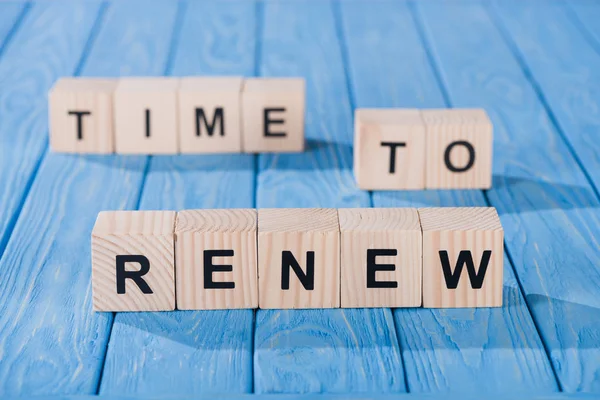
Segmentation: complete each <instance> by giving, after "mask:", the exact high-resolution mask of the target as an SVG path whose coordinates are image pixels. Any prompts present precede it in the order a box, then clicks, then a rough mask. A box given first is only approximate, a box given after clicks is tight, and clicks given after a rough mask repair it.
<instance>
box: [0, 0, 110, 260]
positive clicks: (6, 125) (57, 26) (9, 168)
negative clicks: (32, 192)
mask: <svg viewBox="0 0 600 400" xmlns="http://www.w3.org/2000/svg"><path fill="white" fill-rule="evenodd" d="M1 7H2V8H1V9H0V15H2V16H1V17H0V55H2V58H1V59H0V87H1V88H2V91H1V93H0V109H1V110H2V111H1V114H0V120H1V121H2V124H1V125H0V140H1V141H2V142H1V143H2V146H0V184H1V185H2V188H3V189H2V192H1V193H0V257H1V256H2V253H3V251H4V249H5V247H6V243H7V242H8V238H9V236H10V234H11V231H12V229H13V228H14V224H15V221H16V218H17V216H18V214H19V212H20V210H21V207H22V205H23V199H24V197H25V196H26V194H27V192H28V190H29V187H30V185H31V178H32V176H33V174H34V173H35V172H36V170H37V167H38V163H39V160H40V158H41V157H42V154H43V151H44V149H45V143H46V141H47V135H48V129H47V127H48V115H47V112H46V110H47V102H46V93H47V91H48V89H50V87H51V86H52V84H53V83H54V80H55V79H56V78H57V77H59V76H61V75H71V74H72V73H73V72H74V70H75V68H76V67H77V63H78V61H79V59H80V56H81V52H82V49H83V48H84V46H85V44H86V39H87V38H88V35H89V32H90V28H91V27H92V25H93V23H94V18H95V16H96V14H97V12H98V5H97V4H94V3H91V4H90V6H89V7H87V8H84V7H83V6H82V5H78V6H77V7H72V8H70V7H68V6H67V5H66V4H60V5H55V6H53V7H52V6H50V5H48V4H40V5H36V6H34V7H33V8H32V9H31V8H30V9H28V10H26V11H25V12H24V11H23V7H24V4H23V3H15V2H7V3H1ZM66 10H68V11H66ZM21 13H22V14H21ZM57 15H58V16H60V17H57ZM17 18H19V20H18V21H17ZM17 22H18V23H19V24H20V26H15V23H17ZM69 24H72V25H73V31H72V34H71V35H68V34H67V31H66V29H65V27H66V26H68V25H69ZM13 28H14V30H13ZM40 60H44V62H40Z"/></svg>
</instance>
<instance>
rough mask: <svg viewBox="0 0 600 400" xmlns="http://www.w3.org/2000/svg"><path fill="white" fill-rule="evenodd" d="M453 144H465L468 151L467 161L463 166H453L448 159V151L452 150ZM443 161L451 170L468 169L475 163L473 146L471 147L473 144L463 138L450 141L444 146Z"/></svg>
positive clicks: (462, 170) (463, 170) (461, 170)
mask: <svg viewBox="0 0 600 400" xmlns="http://www.w3.org/2000/svg"><path fill="white" fill-rule="evenodd" d="M455 146H465V147H466V149H467V151H468V152H469V162H467V165H465V166H464V167H455V166H454V165H452V162H451V161H450V153H451V152H452V149H453V148H454V147H455ZM444 163H445V164H446V167H447V168H448V169H449V170H450V171H452V172H465V171H468V170H469V169H471V167H472V166H473V164H475V148H473V145H472V144H471V143H469V142H467V141H464V140H457V141H456V142H452V143H450V144H449V145H448V147H446V151H445V152H444Z"/></svg>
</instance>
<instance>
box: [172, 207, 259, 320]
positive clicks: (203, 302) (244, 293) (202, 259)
mask: <svg viewBox="0 0 600 400" xmlns="http://www.w3.org/2000/svg"><path fill="white" fill-rule="evenodd" d="M256 235H257V212H256V210H254V209H231V210H225V209H223V210H187V211H181V212H179V213H177V224H176V228H175V243H176V244H175V259H176V260H177V282H176V288H177V308H178V309H179V310H216V309H232V308H258V276H257V257H256V249H257V238H256Z"/></svg>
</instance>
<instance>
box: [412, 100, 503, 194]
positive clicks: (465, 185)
mask: <svg viewBox="0 0 600 400" xmlns="http://www.w3.org/2000/svg"><path fill="white" fill-rule="evenodd" d="M422 115H423V120H424V121H425V125H426V129H427V135H426V142H427V144H426V154H427V166H426V168H425V170H426V179H425V187H426V188H427V189H489V188H490V187H491V186H492V145H493V143H492V142H493V133H492V130H493V129H492V123H491V121H490V119H489V118H488V116H487V114H486V112H485V111H484V110H482V109H440V110H423V111H422Z"/></svg>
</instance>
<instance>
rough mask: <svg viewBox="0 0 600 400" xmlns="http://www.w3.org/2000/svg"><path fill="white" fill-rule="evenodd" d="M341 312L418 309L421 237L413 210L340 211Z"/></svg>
mask: <svg viewBox="0 0 600 400" xmlns="http://www.w3.org/2000/svg"><path fill="white" fill-rule="evenodd" d="M338 214H339V220H340V232H341V299H342V300H341V306H342V307H343V308H355V307H420V306H421V284H422V283H421V272H422V251H423V248H422V233H421V224H420V222H419V215H418V213H417V209H416V208H347V209H343V208H341V209H339V210H338Z"/></svg>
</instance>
